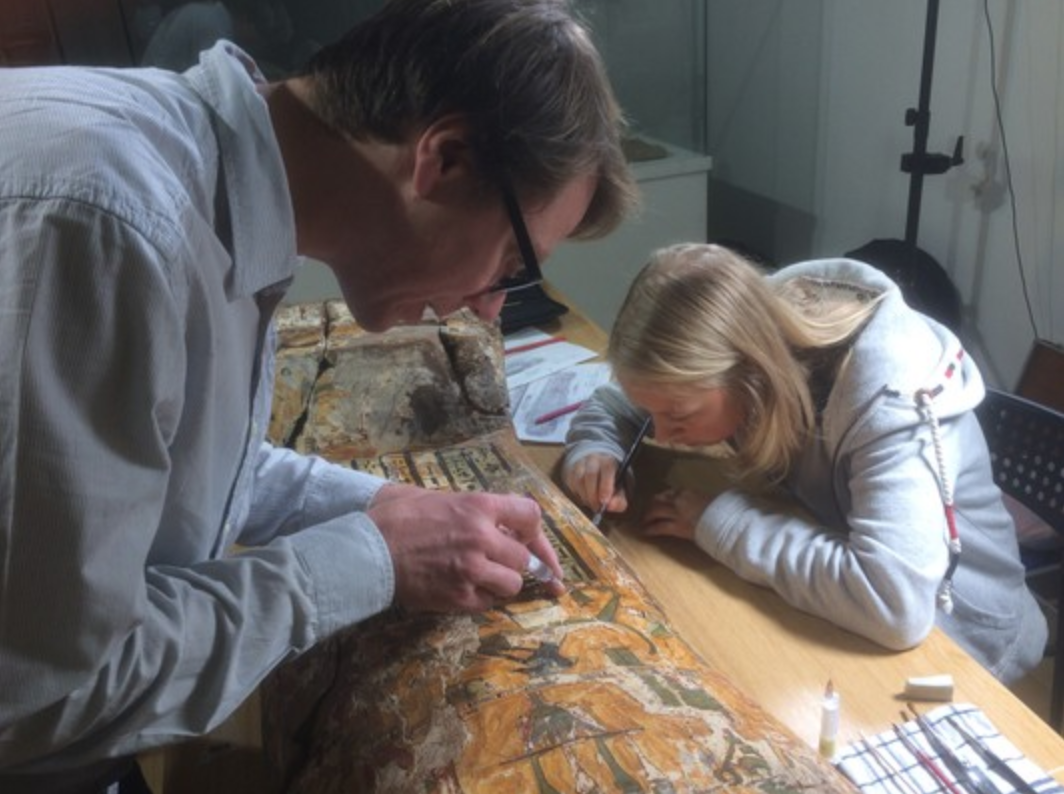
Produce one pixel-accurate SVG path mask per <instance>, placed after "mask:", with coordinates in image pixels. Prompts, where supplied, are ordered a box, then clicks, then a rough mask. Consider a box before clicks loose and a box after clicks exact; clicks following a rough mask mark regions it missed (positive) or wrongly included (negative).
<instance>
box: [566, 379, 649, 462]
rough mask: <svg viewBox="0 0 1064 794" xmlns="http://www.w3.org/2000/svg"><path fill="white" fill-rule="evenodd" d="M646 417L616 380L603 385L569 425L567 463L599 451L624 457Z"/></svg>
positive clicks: (619, 457) (621, 458) (615, 456)
mask: <svg viewBox="0 0 1064 794" xmlns="http://www.w3.org/2000/svg"><path fill="white" fill-rule="evenodd" d="M643 419H644V415H643V414H642V413H640V411H639V410H638V409H637V408H636V407H635V406H634V405H632V404H631V403H630V402H629V401H628V398H626V397H625V396H624V392H623V391H621V389H620V387H618V386H617V385H616V384H614V383H608V384H606V385H605V386H600V387H599V388H597V389H596V390H595V392H594V394H592V395H591V398H590V399H589V400H588V401H587V403H586V404H585V405H584V406H583V407H582V408H581V409H580V410H579V411H577V413H576V415H575V416H574V417H573V420H572V422H571V423H570V425H569V432H568V434H567V435H566V438H565V459H564V461H563V465H564V466H566V467H568V466H572V465H573V464H574V463H576V462H577V461H579V460H580V459H582V458H585V457H587V456H588V455H591V454H596V453H597V454H602V455H610V456H612V457H614V458H616V459H617V460H623V459H624V454H625V451H626V450H627V449H628V448H629V447H630V446H631V444H632V442H633V441H634V440H635V437H636V435H637V434H638V432H639V426H640V425H641V424H642V422H643Z"/></svg>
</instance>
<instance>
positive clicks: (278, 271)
mask: <svg viewBox="0 0 1064 794" xmlns="http://www.w3.org/2000/svg"><path fill="white" fill-rule="evenodd" d="M185 77H186V79H187V80H188V81H189V83H190V85H191V86H192V88H193V89H194V90H195V91H196V92H197V93H198V94H199V95H200V96H201V97H202V98H203V101H204V102H206V103H207V105H209V106H210V107H211V109H212V110H213V111H214V119H213V124H214V132H215V135H216V137H217V139H218V149H219V156H220V158H221V163H222V176H224V190H225V195H226V197H227V198H228V202H229V207H228V209H229V221H230V226H231V235H232V250H231V252H230V253H231V254H232V257H233V273H232V281H231V286H230V290H231V291H232V292H233V293H234V294H235V295H251V294H254V293H256V292H258V291H260V290H262V289H264V288H265V287H267V286H270V285H272V284H276V283H278V282H280V281H284V280H288V279H291V278H292V275H293V273H294V272H295V269H296V266H297V261H298V260H297V256H296V241H295V217H294V214H293V211H292V201H291V197H290V194H289V191H288V180H287V178H286V177H285V171H284V161H283V160H282V158H281V151H280V148H279V147H278V144H277V138H276V136H275V135H274V131H273V126H272V125H271V123H270V117H269V112H268V110H267V108H266V102H265V100H264V99H263V97H262V96H261V95H260V94H259V92H258V91H257V89H256V87H257V86H258V85H263V84H265V82H266V81H265V78H264V77H263V76H262V73H261V72H260V71H259V69H258V67H257V66H256V65H255V62H254V61H253V60H252V59H251V57H250V56H249V55H248V54H247V53H245V52H244V51H243V50H241V49H240V48H239V47H237V46H236V45H235V44H233V43H232V42H229V41H219V42H218V43H217V44H215V45H214V47H212V48H211V49H209V50H207V51H206V52H204V53H202V54H201V55H200V62H199V64H198V65H197V66H194V67H192V68H191V69H189V70H188V71H187V72H185Z"/></svg>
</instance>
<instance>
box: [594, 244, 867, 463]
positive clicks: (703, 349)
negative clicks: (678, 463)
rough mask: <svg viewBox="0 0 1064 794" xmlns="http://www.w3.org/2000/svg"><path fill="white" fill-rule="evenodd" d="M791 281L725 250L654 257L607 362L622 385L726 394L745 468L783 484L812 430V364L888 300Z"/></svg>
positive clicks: (617, 327) (625, 309) (676, 249)
mask: <svg viewBox="0 0 1064 794" xmlns="http://www.w3.org/2000/svg"><path fill="white" fill-rule="evenodd" d="M794 281H795V280H793V279H792V280H790V281H785V282H783V283H780V284H777V283H775V282H769V281H768V280H766V279H765V277H764V275H763V273H762V272H761V271H760V270H759V269H758V268H757V266H756V265H754V264H753V263H752V262H750V261H749V260H747V259H745V258H743V257H742V256H740V255H739V254H737V253H735V252H734V251H731V250H729V249H727V248H724V247H722V246H719V245H712V244H693V243H692V244H681V245H674V246H670V247H668V248H663V249H661V250H659V251H656V252H654V254H652V256H651V259H650V261H649V262H648V264H647V265H646V266H645V267H644V268H643V270H642V271H641V272H640V273H639V274H638V275H637V276H636V278H635V280H634V281H633V282H632V285H631V287H630V288H629V291H628V295H627V297H626V298H625V301H624V303H623V304H622V306H621V309H620V312H619V313H618V315H617V319H616V320H615V321H614V324H613V331H612V333H611V335H610V342H609V350H608V358H609V360H610V363H611V364H612V365H613V367H614V371H615V372H616V374H617V375H618V376H620V377H621V378H633V379H637V380H640V381H646V382H650V383H656V384H660V385H662V386H663V387H668V386H696V387H704V388H723V389H727V390H728V391H730V392H731V393H732V394H734V395H735V397H736V398H738V399H739V400H741V401H742V402H743V405H744V408H745V410H746V418H745V420H744V421H743V424H742V427H740V429H739V431H738V433H737V436H736V442H737V447H738V460H739V463H740V465H741V466H742V467H743V468H744V470H745V471H747V472H749V473H758V474H762V475H768V476H770V477H774V478H779V477H782V476H784V475H785V474H786V473H787V471H788V469H789V467H790V465H791V462H792V461H793V460H794V457H795V456H796V455H797V453H798V452H799V451H800V449H801V447H802V445H803V444H804V443H805V442H806V440H807V438H808V433H809V432H810V431H811V430H812V428H813V426H814V422H815V416H814V406H813V397H812V394H811V391H810V384H809V379H810V368H811V366H815V364H816V362H817V360H818V357H819V358H821V359H822V357H823V356H824V354H825V352H827V351H831V350H836V351H840V350H844V348H845V346H846V345H847V344H848V343H849V341H850V340H851V339H852V338H853V337H854V335H855V334H857V333H858V332H859V331H860V330H861V328H863V327H864V324H865V323H866V322H867V321H868V319H869V318H870V317H871V315H872V314H873V313H874V311H875V309H876V307H877V306H878V303H879V300H878V298H879V297H881V296H875V295H871V294H868V295H855V294H850V295H847V296H846V297H844V298H841V299H838V300H835V299H831V298H827V299H823V297H822V296H821V295H820V293H818V292H817V291H816V290H813V289H797V288H796V287H795V284H794V283H792V282H794Z"/></svg>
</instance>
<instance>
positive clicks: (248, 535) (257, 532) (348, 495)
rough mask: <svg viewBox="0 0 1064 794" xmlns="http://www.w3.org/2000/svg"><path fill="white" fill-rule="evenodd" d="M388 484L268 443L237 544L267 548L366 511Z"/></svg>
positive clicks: (260, 458)
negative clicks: (276, 540)
mask: <svg viewBox="0 0 1064 794" xmlns="http://www.w3.org/2000/svg"><path fill="white" fill-rule="evenodd" d="M386 483H387V480H385V479H383V478H381V477H376V476H374V475H371V474H366V473H365V472H360V471H355V470H353V469H349V468H347V467H346V466H340V465H337V464H335V463H331V462H329V461H327V460H325V459H324V458H321V457H318V456H316V455H302V454H299V453H297V452H293V451H292V450H290V449H285V448H283V447H275V446H273V445H272V444H270V443H268V442H264V443H263V444H262V446H261V447H260V449H259V452H258V458H257V462H256V465H255V474H254V479H253V484H252V492H251V500H250V510H249V513H248V519H247V522H246V523H245V525H244V526H243V527H242V528H241V531H240V535H239V536H238V538H237V542H238V543H240V544H241V545H244V546H261V545H265V544H266V543H268V542H270V541H271V540H272V539H273V538H275V537H279V536H283V535H290V534H292V533H294V532H298V531H300V530H302V529H305V528H307V527H312V526H315V525H318V524H322V523H325V522H327V521H331V520H333V519H335V518H338V517H340V516H343V515H347V514H350V513H364V512H365V511H366V510H367V509H369V506H370V504H371V503H372V502H373V498H374V497H375V496H376V495H377V491H379V490H380V489H381V487H382V486H384V485H385V484H386Z"/></svg>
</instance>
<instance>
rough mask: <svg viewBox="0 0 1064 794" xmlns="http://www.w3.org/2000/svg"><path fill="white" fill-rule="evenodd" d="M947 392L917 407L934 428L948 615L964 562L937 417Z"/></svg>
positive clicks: (941, 594) (920, 395)
mask: <svg viewBox="0 0 1064 794" xmlns="http://www.w3.org/2000/svg"><path fill="white" fill-rule="evenodd" d="M963 358H964V349H963V348H961V349H959V350H958V351H957V356H956V360H954V361H951V362H950V364H949V366H948V367H946V372H945V380H949V379H950V378H952V377H953V375H954V373H956V371H957V368H958V366H959V364H960V362H961V360H962V359H963ZM943 389H945V384H944V383H940V384H938V385H937V386H935V387H934V388H933V389H920V390H919V391H917V392H916V395H915V396H916V405H917V409H918V410H919V411H920V415H921V416H922V417H923V419H924V421H925V422H927V424H928V426H929V427H930V428H931V443H932V445H933V446H934V450H935V465H936V467H937V468H938V482H939V490H940V491H941V492H942V507H943V510H944V512H945V515H946V531H947V539H946V545H947V548H948V549H949V564H948V565H947V566H946V573H945V576H943V577H942V584H940V585H939V588H938V605H939V607H940V608H941V609H942V611H943V612H945V613H946V614H947V615H949V614H951V613H952V612H953V574H954V573H955V572H956V570H957V566H958V565H959V564H960V561H961V537H960V533H959V532H958V531H957V517H956V514H955V513H954V510H953V485H952V483H951V481H950V478H949V475H948V474H947V473H946V455H945V452H944V451H943V446H942V434H941V431H940V428H939V425H938V417H937V416H936V415H935V410H934V399H935V397H937V396H938V395H939V394H941V393H942V391H943Z"/></svg>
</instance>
